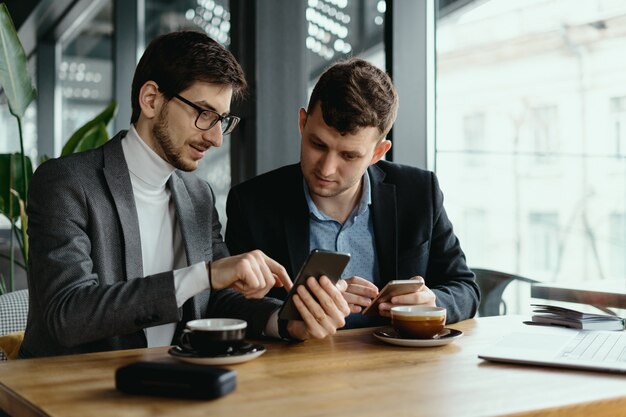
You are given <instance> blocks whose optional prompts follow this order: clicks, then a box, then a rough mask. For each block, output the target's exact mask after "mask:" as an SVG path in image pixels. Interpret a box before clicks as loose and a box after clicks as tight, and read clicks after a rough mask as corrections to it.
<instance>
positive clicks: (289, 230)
mask: <svg viewBox="0 0 626 417" xmlns="http://www.w3.org/2000/svg"><path fill="white" fill-rule="evenodd" d="M293 168H294V173H293V175H290V178H293V181H292V183H291V187H290V189H291V192H289V191H287V192H288V193H289V194H291V196H292V198H287V199H286V201H287V202H288V204H286V205H284V206H283V219H284V227H285V229H284V233H285V238H286V240H287V248H288V251H289V260H290V262H291V271H292V275H293V277H294V278H295V275H296V274H297V273H298V271H300V267H301V266H302V264H303V263H304V261H305V260H306V257H307V255H308V254H309V207H308V206H307V204H306V198H305V197H304V188H303V185H302V181H303V179H302V171H301V169H300V164H296V165H293Z"/></svg>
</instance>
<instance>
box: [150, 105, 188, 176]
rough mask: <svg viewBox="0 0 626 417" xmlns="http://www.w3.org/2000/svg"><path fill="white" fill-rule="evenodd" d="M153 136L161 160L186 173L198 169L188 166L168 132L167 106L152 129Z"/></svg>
mask: <svg viewBox="0 0 626 417" xmlns="http://www.w3.org/2000/svg"><path fill="white" fill-rule="evenodd" d="M152 136H153V137H154V139H155V142H156V143H155V145H156V146H157V147H158V148H159V149H158V150H159V151H160V152H159V154H160V156H161V158H163V159H164V160H165V161H166V162H169V164H170V165H172V166H173V167H174V168H177V169H180V170H181V171H186V172H191V171H194V170H195V169H196V168H197V166H196V165H189V164H186V163H185V161H184V160H183V158H182V156H181V152H180V150H177V149H176V147H175V146H174V143H173V141H172V138H171V137H170V134H169V132H168V124H167V105H165V106H163V107H162V108H161V111H160V112H159V116H158V117H157V120H156V123H155V124H154V127H153V128H152Z"/></svg>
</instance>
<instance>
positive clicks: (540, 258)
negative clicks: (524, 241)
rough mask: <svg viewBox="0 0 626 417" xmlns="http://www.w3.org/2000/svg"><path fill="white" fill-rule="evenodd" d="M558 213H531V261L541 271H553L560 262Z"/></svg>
mask: <svg viewBox="0 0 626 417" xmlns="http://www.w3.org/2000/svg"><path fill="white" fill-rule="evenodd" d="M558 218H559V216H558V214H556V213H530V215H529V219H528V220H529V234H530V240H529V241H530V261H531V264H532V266H533V268H534V269H535V270H536V271H539V272H552V271H554V270H555V269H556V266H557V263H558V245H559V223H558Z"/></svg>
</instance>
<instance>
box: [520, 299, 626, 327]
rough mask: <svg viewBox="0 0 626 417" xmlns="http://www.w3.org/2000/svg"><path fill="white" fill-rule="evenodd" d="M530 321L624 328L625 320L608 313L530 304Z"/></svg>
mask: <svg viewBox="0 0 626 417" xmlns="http://www.w3.org/2000/svg"><path fill="white" fill-rule="evenodd" d="M532 307H533V313H534V314H533V317H532V323H530V324H540V325H546V326H561V327H571V328H572V329H583V330H624V329H625V328H626V320H624V319H623V318H622V317H618V316H611V315H608V314H590V313H582V312H580V311H576V310H570V309H569V308H564V307H557V306H549V305H544V304H532Z"/></svg>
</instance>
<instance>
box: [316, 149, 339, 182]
mask: <svg viewBox="0 0 626 417" xmlns="http://www.w3.org/2000/svg"><path fill="white" fill-rule="evenodd" d="M336 169H337V158H336V157H335V156H333V155H332V154H331V153H327V154H325V155H324V156H323V157H322V159H321V161H320V164H319V170H320V174H322V176H324V177H330V176H331V175H333V174H334V173H335V171H336Z"/></svg>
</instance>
